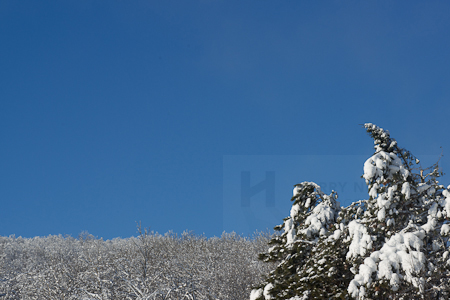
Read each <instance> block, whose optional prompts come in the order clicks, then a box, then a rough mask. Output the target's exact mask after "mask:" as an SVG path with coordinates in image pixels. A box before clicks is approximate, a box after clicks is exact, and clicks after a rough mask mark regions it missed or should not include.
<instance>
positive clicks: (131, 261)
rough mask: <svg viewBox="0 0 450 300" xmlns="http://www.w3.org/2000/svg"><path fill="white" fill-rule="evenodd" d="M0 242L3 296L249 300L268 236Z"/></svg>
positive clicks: (0, 291) (260, 270)
mask: <svg viewBox="0 0 450 300" xmlns="http://www.w3.org/2000/svg"><path fill="white" fill-rule="evenodd" d="M139 231H140V235H139V236H138V237H132V238H127V239H121V238H117V239H113V240H107V241H104V240H102V239H97V238H94V237H93V236H92V235H89V234H87V233H86V234H81V235H80V236H79V237H78V238H73V237H62V236H48V237H35V238H30V239H25V238H21V237H19V238H16V237H13V236H11V237H0V295H1V296H0V299H58V300H60V299H86V300H87V299H133V300H137V299H142V300H143V299H149V300H150V299H199V300H200V299H230V300H231V299H232V300H236V299H245V298H247V295H248V294H249V293H250V287H251V286H252V285H254V284H255V283H256V282H258V281H260V280H261V278H260V274H264V273H267V272H268V271H269V270H270V269H271V268H273V266H267V265H266V264H263V263H261V262H259V261H258V260H257V254H258V253H259V252H262V251H264V250H265V249H266V247H267V246H266V245H267V242H268V236H267V234H257V235H255V236H254V237H253V238H243V237H240V236H238V235H236V234H223V235H222V236H221V237H220V238H209V239H207V238H205V237H199V236H195V235H193V234H189V233H184V234H182V235H181V236H177V235H175V234H171V233H168V234H165V235H159V234H156V233H153V232H149V231H147V230H146V229H140V230H139Z"/></svg>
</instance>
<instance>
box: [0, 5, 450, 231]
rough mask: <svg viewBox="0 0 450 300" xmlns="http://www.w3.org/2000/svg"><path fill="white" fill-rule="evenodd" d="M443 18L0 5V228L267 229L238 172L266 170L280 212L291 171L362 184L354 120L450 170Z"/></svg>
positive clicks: (374, 8) (439, 13)
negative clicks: (243, 198) (244, 199)
mask: <svg viewBox="0 0 450 300" xmlns="http://www.w3.org/2000/svg"><path fill="white" fill-rule="evenodd" d="M449 15H450V3H449V2H447V1H427V2H423V1H395V2H394V1H376V2H375V1H370V2H368V1H282V2H280V1H133V2H129V1H45V2H36V1H0V41H1V42H0V54H1V55H0V146H1V147H0V157H1V159H0V201H1V203H2V209H1V210H0V235H10V234H16V236H19V235H20V236H25V237H32V236H45V235H49V234H70V235H72V236H77V235H78V234H79V233H80V232H81V231H83V230H87V231H89V232H90V233H92V234H93V235H95V236H98V237H104V238H108V239H109V238H113V237H128V236H132V235H136V227H135V222H136V221H142V224H143V225H144V226H146V227H147V226H148V227H150V228H151V229H152V230H155V231H158V232H160V233H164V232H167V231H169V230H173V231H174V232H177V233H181V232H183V231H184V230H186V229H187V230H192V231H194V232H195V233H197V234H205V235H206V236H214V235H220V234H221V233H222V231H223V230H227V231H231V230H235V231H237V232H240V233H244V234H248V233H250V232H252V231H253V230H264V229H265V228H267V227H269V228H272V227H273V226H275V225H277V224H272V223H273V222H274V221H273V220H272V217H273V216H272V217H267V218H266V217H265V216H264V214H267V213H268V212H267V210H266V211H265V212H264V211H259V210H258V207H260V204H261V203H262V202H258V201H260V200H261V199H262V198H261V197H264V196H263V195H264V191H262V192H261V193H259V194H258V195H256V194H255V195H254V199H252V205H251V206H250V208H249V207H247V208H245V209H246V212H245V213H244V214H243V208H242V205H241V204H239V203H240V202H239V201H240V200H239V199H238V198H239V196H240V194H239V189H240V188H242V187H241V186H240V185H239V184H240V182H241V181H240V179H239V178H240V177H239V176H241V175H242V174H243V173H242V172H251V176H252V179H251V180H252V183H251V185H252V186H254V185H256V184H257V183H258V182H261V181H264V178H265V177H264V176H265V174H266V172H275V178H276V181H275V183H276V184H275V189H276V191H275V196H276V199H275V202H276V208H277V209H276V210H277V211H279V212H278V215H277V217H276V218H279V216H281V218H282V216H287V215H288V213H289V207H290V205H291V203H290V201H289V200H290V196H291V193H292V186H293V185H294V184H296V183H299V182H302V181H306V180H316V181H318V182H323V183H325V184H328V186H329V187H330V186H332V185H333V184H334V185H335V186H338V185H339V184H341V185H342V184H345V183H348V185H347V186H350V185H352V184H353V183H354V182H357V181H358V180H360V178H359V177H360V176H361V174H362V165H363V163H364V158H365V157H369V156H370V155H371V154H372V152H373V150H372V141H371V140H370V138H369V137H368V136H367V135H366V134H365V132H364V130H363V129H362V128H361V126H360V124H363V123H365V122H373V123H375V124H377V125H379V126H381V127H383V128H386V129H389V130H390V132H391V134H392V136H393V137H394V138H396V139H397V140H398V141H399V144H400V145H401V146H403V147H406V148H407V149H409V150H411V151H412V152H413V153H414V154H416V156H418V157H419V158H421V156H424V157H426V158H427V159H428V161H426V162H430V163H432V162H434V161H435V160H437V159H438V158H439V155H440V153H441V151H443V154H444V157H443V158H442V159H441V165H442V167H443V170H444V172H445V171H446V170H447V171H448V172H450V171H449V170H450V165H449V158H448V157H449V156H450V141H449V136H448V132H449V129H450V122H449V117H448V116H449V108H450V107H449V100H450V55H449V54H448V53H449V48H450V19H449V18H448V16H449ZM440 147H442V149H441V148H440ZM312 161H314V162H315V163H314V164H313V163H311V162H312ZM344 162H345V163H344ZM426 162H424V163H426ZM333 178H338V179H333ZM443 183H444V184H449V183H450V181H449V180H448V177H447V176H446V177H444V178H443ZM337 190H338V192H339V189H338V188H337ZM231 191H232V192H231ZM354 196H355V195H353V194H351V193H349V194H346V193H345V191H344V192H340V199H341V203H343V204H348V203H349V201H351V200H352V197H354ZM258 197H260V198H261V199H260V200H258V199H259V198H258ZM261 201H263V200H261ZM261 205H262V204H261ZM263 206H264V205H263ZM269 210H270V209H269ZM272 210H273V209H272ZM258 214H259V215H260V217H259V222H253V221H249V220H250V219H251V218H254V217H255V215H256V216H257V215H258ZM261 214H262V215H261ZM281 222H282V220H281V219H279V222H276V223H281ZM244 223H245V224H244Z"/></svg>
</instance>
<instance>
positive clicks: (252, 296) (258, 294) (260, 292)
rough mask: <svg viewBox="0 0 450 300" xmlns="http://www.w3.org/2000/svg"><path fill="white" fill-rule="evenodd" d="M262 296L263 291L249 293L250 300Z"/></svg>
mask: <svg viewBox="0 0 450 300" xmlns="http://www.w3.org/2000/svg"><path fill="white" fill-rule="evenodd" d="M262 295H263V289H258V290H252V291H251V293H250V300H256V299H258V298H259V297H261V296H262Z"/></svg>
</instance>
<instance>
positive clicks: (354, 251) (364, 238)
mask: <svg viewBox="0 0 450 300" xmlns="http://www.w3.org/2000/svg"><path fill="white" fill-rule="evenodd" d="M348 230H349V234H350V238H351V239H352V242H351V243H350V246H349V249H348V252H347V259H350V258H352V257H355V258H356V257H358V256H364V255H365V254H366V252H367V249H370V248H372V237H371V236H370V235H369V234H368V231H367V228H366V227H365V226H364V225H363V224H361V223H360V221H359V220H353V221H351V222H350V223H349V224H348Z"/></svg>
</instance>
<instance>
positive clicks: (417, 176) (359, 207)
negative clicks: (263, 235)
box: [251, 123, 450, 300]
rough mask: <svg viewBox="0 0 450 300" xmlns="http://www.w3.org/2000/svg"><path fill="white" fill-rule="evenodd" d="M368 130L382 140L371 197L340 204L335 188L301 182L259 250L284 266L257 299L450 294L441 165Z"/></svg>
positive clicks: (447, 207)
mask: <svg viewBox="0 0 450 300" xmlns="http://www.w3.org/2000/svg"><path fill="white" fill-rule="evenodd" d="M364 127H365V129H366V131H367V132H368V133H369V135H370V136H371V137H372V138H373V139H374V144H375V146H374V148H375V153H374V154H373V155H372V156H371V157H370V158H368V159H367V160H366V162H365V163H364V166H363V171H364V173H363V175H362V177H363V179H364V180H365V182H366V184H367V187H368V199H367V200H360V201H357V202H354V203H352V204H351V205H349V206H348V207H339V202H337V201H336V199H337V194H336V193H335V192H333V193H332V194H331V195H326V194H324V193H323V192H322V191H321V190H320V187H319V186H318V185H316V184H315V183H312V182H304V183H301V184H299V185H296V186H295V187H294V196H293V197H292V199H291V200H292V201H293V205H292V209H291V213H290V215H289V216H288V217H287V218H285V219H284V223H283V224H282V225H279V226H276V227H275V230H278V231H280V232H281V233H280V234H279V235H276V236H274V237H273V238H272V239H271V241H270V242H269V245H271V248H270V249H269V251H268V252H267V253H263V254H261V255H260V259H261V260H263V261H265V262H273V263H276V264H277V266H276V268H275V269H274V270H272V271H271V272H270V273H269V274H268V275H267V276H266V278H265V280H264V282H263V283H262V284H260V285H257V286H255V289H254V290H253V291H252V294H251V299H254V300H267V299H290V300H293V299H296V300H297V299H448V298H449V296H450V294H449V292H450V282H449V280H450V260H449V249H448V248H449V233H450V224H449V220H450V191H449V190H448V189H446V188H445V187H444V186H442V185H440V184H439V182H438V181H437V178H438V177H440V176H441V175H442V173H441V172H440V171H439V167H438V164H437V163H436V164H435V165H433V166H432V167H430V168H427V169H422V168H421V167H420V162H419V160H418V159H416V158H415V157H414V156H413V155H412V154H411V153H410V152H409V151H407V150H405V149H402V148H399V147H398V145H397V142H396V141H395V140H394V139H392V138H391V137H390V134H389V132H388V131H386V130H383V129H382V128H380V127H378V126H376V125H373V124H370V123H368V124H365V125H364ZM267 286H269V287H270V289H267V290H266V287H267ZM260 291H264V293H262V292H260Z"/></svg>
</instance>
